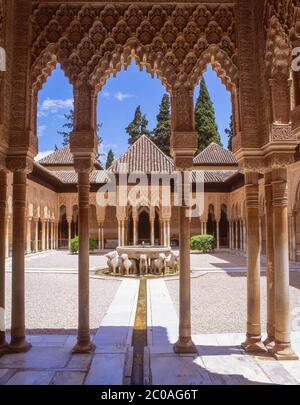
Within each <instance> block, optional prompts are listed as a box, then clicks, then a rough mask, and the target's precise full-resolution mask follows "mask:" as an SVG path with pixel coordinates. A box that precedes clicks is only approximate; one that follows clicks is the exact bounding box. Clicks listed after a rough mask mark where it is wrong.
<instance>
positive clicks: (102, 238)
mask: <svg viewBox="0 0 300 405" xmlns="http://www.w3.org/2000/svg"><path fill="white" fill-rule="evenodd" d="M101 245H102V249H105V241H104V224H102V227H101Z"/></svg>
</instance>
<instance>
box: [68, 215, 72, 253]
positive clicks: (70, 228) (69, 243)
mask: <svg viewBox="0 0 300 405" xmlns="http://www.w3.org/2000/svg"><path fill="white" fill-rule="evenodd" d="M71 240H72V220H69V221H68V248H69V250H71Z"/></svg>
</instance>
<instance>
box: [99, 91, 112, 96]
mask: <svg viewBox="0 0 300 405" xmlns="http://www.w3.org/2000/svg"><path fill="white" fill-rule="evenodd" d="M100 94H101V96H102V97H109V96H110V94H109V92H108V91H107V90H104V91H102V92H101V93H100Z"/></svg>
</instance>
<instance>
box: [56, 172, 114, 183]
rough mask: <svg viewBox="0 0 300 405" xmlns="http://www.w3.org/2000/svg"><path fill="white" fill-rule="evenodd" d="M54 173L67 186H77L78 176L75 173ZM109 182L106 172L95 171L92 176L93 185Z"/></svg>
mask: <svg viewBox="0 0 300 405" xmlns="http://www.w3.org/2000/svg"><path fill="white" fill-rule="evenodd" d="M52 173H54V174H55V176H56V177H58V178H59V179H60V180H61V181H62V182H63V183H66V184H76V183H77V181H78V175H77V173H76V172H75V171H66V170H59V171H54V172H52ZM107 180H108V176H107V173H106V170H93V171H92V172H91V174H90V182H91V184H101V183H106V182H107Z"/></svg>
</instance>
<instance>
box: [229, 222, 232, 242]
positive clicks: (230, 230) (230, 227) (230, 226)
mask: <svg viewBox="0 0 300 405" xmlns="http://www.w3.org/2000/svg"><path fill="white" fill-rule="evenodd" d="M228 228H229V249H231V232H232V225H231V221H229V227H228Z"/></svg>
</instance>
